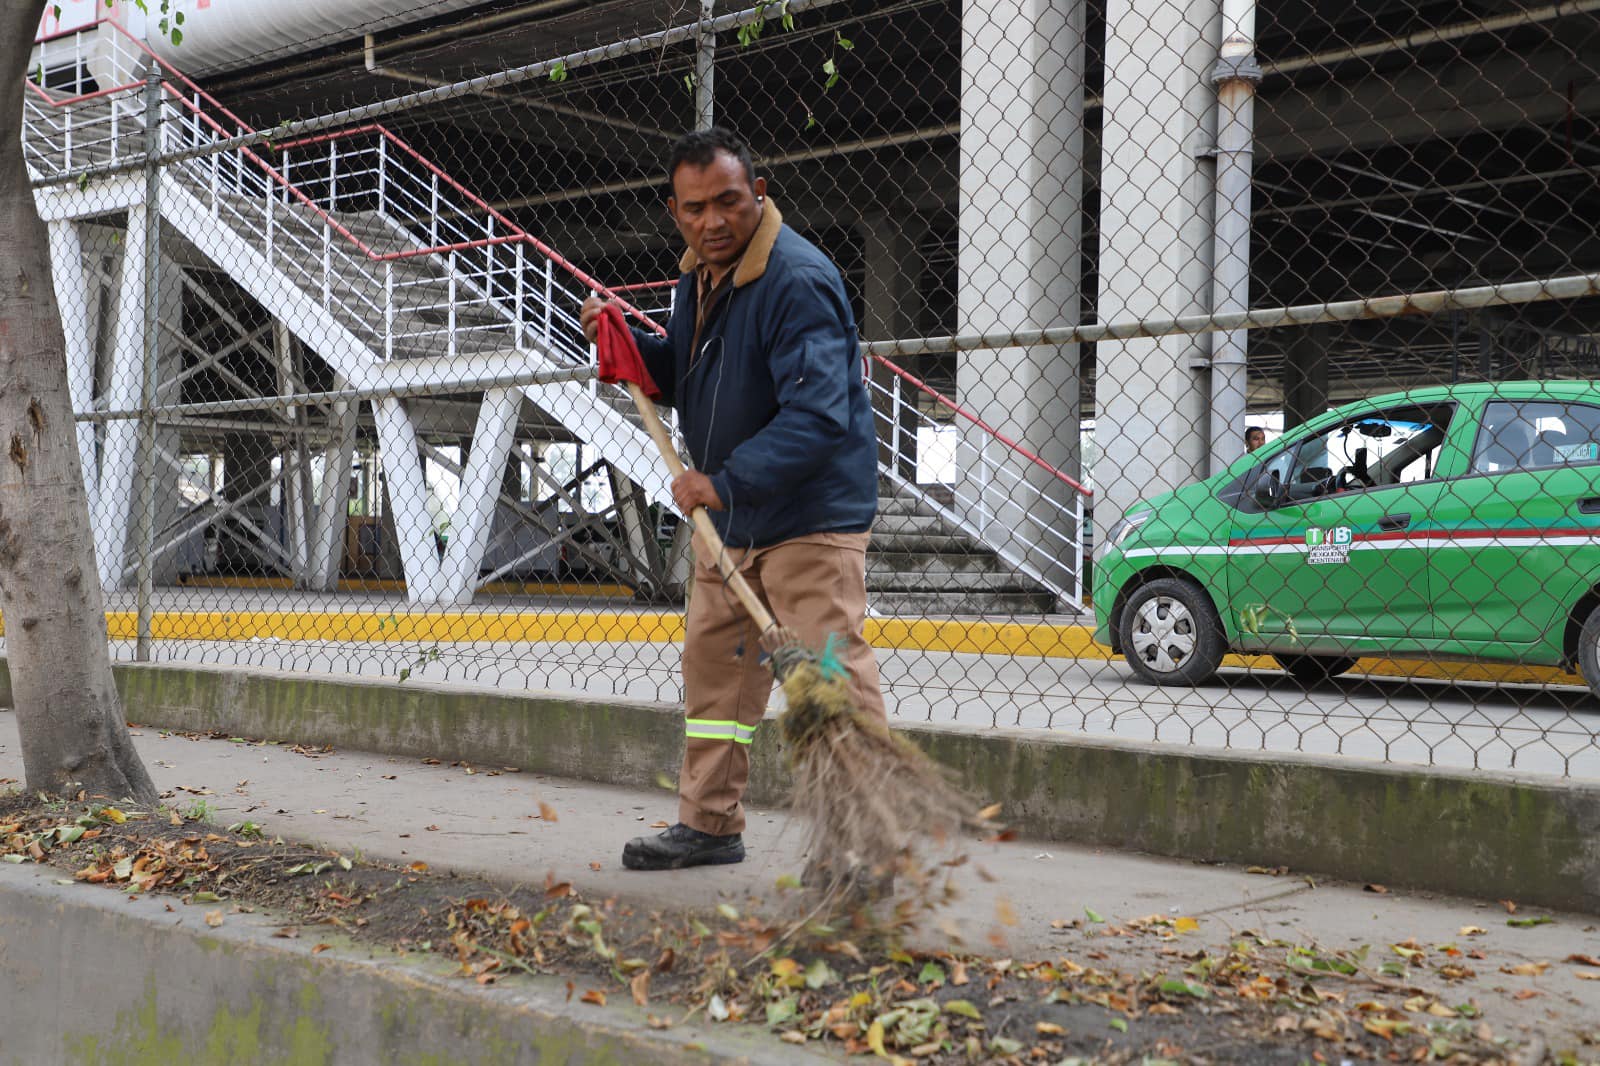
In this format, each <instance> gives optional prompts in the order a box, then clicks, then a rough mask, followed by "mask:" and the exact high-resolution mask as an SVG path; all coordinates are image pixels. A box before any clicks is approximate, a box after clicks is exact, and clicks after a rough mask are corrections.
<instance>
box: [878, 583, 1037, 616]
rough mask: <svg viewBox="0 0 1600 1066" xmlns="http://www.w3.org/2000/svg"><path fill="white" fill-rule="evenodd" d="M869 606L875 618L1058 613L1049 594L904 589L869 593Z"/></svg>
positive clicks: (1035, 592)
mask: <svg viewBox="0 0 1600 1066" xmlns="http://www.w3.org/2000/svg"><path fill="white" fill-rule="evenodd" d="M867 606H868V609H869V610H870V611H871V612H872V615H873V616H874V617H878V618H882V617H894V616H897V615H904V616H908V617H911V618H927V617H940V616H945V617H949V616H955V615H974V616H979V617H984V618H991V619H992V618H994V617H995V616H997V615H998V616H1001V617H1005V618H1013V619H1015V618H1040V617H1042V616H1044V615H1046V614H1050V613H1053V612H1054V611H1056V609H1057V608H1056V602H1055V596H1054V595H1053V594H1052V593H1049V592H1043V591H1028V592H980V591H959V592H948V591H938V592H923V591H913V590H901V589H886V590H882V591H879V590H874V589H870V588H869V589H868V590H867Z"/></svg>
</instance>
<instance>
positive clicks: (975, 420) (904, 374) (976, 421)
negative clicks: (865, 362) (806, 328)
mask: <svg viewBox="0 0 1600 1066" xmlns="http://www.w3.org/2000/svg"><path fill="white" fill-rule="evenodd" d="M872 358H873V359H875V360H877V361H878V362H879V363H880V364H882V365H883V367H884V368H885V369H886V370H888V371H889V372H890V373H892V374H894V375H895V376H896V377H899V378H902V379H904V380H906V381H909V382H910V383H911V384H912V385H914V386H916V387H917V388H919V389H921V390H922V391H923V392H925V393H927V394H928V395H929V396H932V397H933V398H934V399H935V400H937V401H938V402H940V403H942V404H944V405H945V406H946V407H948V408H950V410H952V411H954V412H955V413H956V414H958V415H960V416H961V417H962V418H965V419H966V420H967V421H969V422H971V423H972V424H973V425H975V426H977V427H978V428H979V429H982V430H983V431H984V432H985V433H987V434H989V435H990V436H991V437H993V438H994V439H995V440H997V441H999V442H1000V443H1001V444H1004V445H1005V446H1006V447H1008V448H1010V449H1011V450H1012V451H1014V452H1016V453H1017V454H1018V455H1022V456H1025V457H1026V458H1028V459H1029V460H1031V461H1032V462H1034V463H1036V464H1037V465H1039V466H1042V467H1043V468H1044V469H1046V470H1048V471H1050V473H1052V474H1054V475H1055V476H1056V477H1057V478H1058V479H1059V480H1061V481H1063V482H1065V483H1066V484H1068V485H1071V486H1072V487H1073V488H1074V489H1076V490H1077V491H1078V492H1079V493H1081V494H1082V495H1084V496H1093V495H1094V490H1093V489H1086V488H1084V487H1083V486H1082V485H1080V484H1078V482H1076V481H1074V480H1073V479H1072V478H1070V477H1068V476H1067V475H1066V474H1063V473H1062V472H1061V471H1060V470H1057V469H1056V468H1055V467H1054V466H1052V465H1051V464H1050V463H1048V462H1046V461H1045V460H1043V459H1041V458H1039V456H1037V455H1035V454H1034V453H1033V452H1030V451H1029V450H1028V449H1026V448H1024V447H1023V446H1022V445H1020V444H1018V443H1017V442H1016V441H1014V440H1012V439H1011V438H1010V437H1008V436H1006V435H1005V434H1004V433H1001V432H1000V431H999V430H998V429H995V428H994V427H993V426H991V425H990V424H989V423H987V422H985V421H984V420H983V419H981V418H979V417H978V416H977V415H975V414H973V413H972V412H971V411H968V410H967V409H966V408H965V407H962V406H961V405H960V404H958V403H956V402H955V401H954V400H952V399H950V398H949V397H948V396H946V395H944V394H943V393H942V392H940V391H939V390H937V389H935V388H934V387H933V386H931V385H929V384H928V383H927V382H925V381H923V380H922V379H921V378H919V377H917V376H916V375H915V374H912V373H911V372H909V371H907V370H905V369H903V368H901V367H899V366H896V365H895V364H894V363H891V362H890V361H889V360H887V359H885V358H884V357H883V356H881V355H874V356H873V357H872Z"/></svg>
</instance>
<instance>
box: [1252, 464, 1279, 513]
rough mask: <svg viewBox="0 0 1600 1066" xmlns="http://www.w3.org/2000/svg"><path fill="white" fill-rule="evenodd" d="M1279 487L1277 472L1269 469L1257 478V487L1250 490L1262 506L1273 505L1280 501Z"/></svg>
mask: <svg viewBox="0 0 1600 1066" xmlns="http://www.w3.org/2000/svg"><path fill="white" fill-rule="evenodd" d="M1279 489H1280V486H1279V483H1278V475H1277V473H1276V472H1275V471H1271V470H1267V471H1263V472H1262V474H1261V476H1260V477H1259V478H1257V479H1256V483H1255V487H1254V488H1252V489H1251V490H1250V494H1251V495H1252V496H1254V497H1255V501H1256V502H1257V503H1259V504H1260V505H1261V506H1263V507H1272V506H1274V505H1275V504H1276V503H1277V502H1278V494H1279Z"/></svg>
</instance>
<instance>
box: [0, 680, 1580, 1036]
mask: <svg viewBox="0 0 1600 1066" xmlns="http://www.w3.org/2000/svg"><path fill="white" fill-rule="evenodd" d="M135 736H136V743H137V744H138V746H139V750H140V752H141V753H142V754H143V756H144V758H145V760H146V763H147V765H148V766H149V768H150V770H151V773H152V774H153V775H154V777H155V779H156V782H157V784H158V785H159V786H160V787H161V788H162V789H163V790H164V791H166V792H169V793H170V797H169V800H168V802H169V803H171V804H172V805H175V806H179V807H188V806H189V805H191V804H192V803H194V802H196V801H198V800H204V802H205V803H206V804H207V806H208V807H209V808H210V809H211V810H212V811H214V812H215V814H214V818H215V821H216V822H217V823H218V824H221V825H226V824H228V823H230V822H234V821H238V820H241V819H249V820H251V821H255V822H258V823H260V824H261V825H262V826H263V827H264V828H265V830H266V831H267V832H268V833H269V834H277V835H281V836H283V837H285V838H289V839H300V840H307V841H314V842H318V843H321V844H325V845H327V846H329V847H331V848H336V849H339V850H341V851H343V852H346V853H355V852H357V851H359V852H360V853H361V854H363V855H366V856H370V857H374V858H383V859H388V860H396V861H399V860H403V861H405V862H408V863H409V862H414V861H418V860H421V861H423V862H426V863H428V864H429V866H430V867H433V868H434V869H435V870H456V871H462V872H473V873H481V874H485V875H488V876H491V877H494V878H497V879H501V880H504V881H507V882H513V883H515V882H542V881H543V880H544V878H545V876H546V874H547V873H554V874H555V875H556V876H557V877H558V878H559V879H561V880H568V881H571V882H573V883H574V884H575V885H576V886H577V887H578V888H579V890H580V891H582V892H583V893H585V894H587V895H590V896H594V897H605V896H616V897H618V898H621V899H624V900H627V901H629V902H632V903H634V904H636V905H644V906H649V907H686V908H705V907H710V906H712V905H714V904H715V903H717V902H721V901H724V900H728V901H733V902H736V903H743V904H744V905H746V906H748V905H749V904H748V902H747V901H748V900H749V899H750V897H752V896H755V897H762V896H771V895H772V894H773V891H774V883H775V881H776V879H777V878H778V877H779V876H780V875H782V874H785V873H798V871H799V869H800V866H801V861H800V859H799V857H798V856H797V854H796V849H797V847H798V833H796V832H794V831H793V830H792V828H791V827H790V825H789V824H788V821H787V819H786V818H785V816H784V815H783V814H781V813H779V812H774V811H757V812H754V813H753V815H752V817H751V821H750V827H749V830H748V832H747V833H746V840H747V843H748V845H749V847H750V858H749V859H748V860H747V861H746V862H745V863H744V864H742V865H739V866H733V867H720V868H712V869H701V870H690V871H680V872H674V873H665V874H638V873H631V872H628V871H624V870H622V869H621V867H620V863H619V861H618V860H619V855H620V852H621V848H622V844H623V843H624V841H625V840H626V839H627V838H629V837H631V836H635V835H638V834H642V833H648V832H655V831H658V830H657V829H655V828H653V827H652V826H653V824H654V823H658V822H666V821H670V820H672V819H673V817H674V813H675V810H676V797H675V796H674V794H672V793H670V792H668V791H666V790H661V791H656V792H649V793H644V792H634V791H628V790H625V789H619V788H613V787H607V786H602V785H593V784H587V783H582V782H577V781H570V780H562V779H556V778H551V777H545V776H541V775H534V774H525V773H520V772H515V771H511V770H508V769H506V768H503V767H494V766H474V767H470V768H468V767H464V766H447V765H427V764H425V763H422V762H420V761H419V760H417V759H411V758H395V757H388V756H382V755H372V754H364V753H360V752H348V751H335V752H332V753H326V754H321V753H306V754H303V753H299V752H297V751H295V750H292V749H291V748H290V747H289V746H288V745H287V743H285V744H280V745H271V744H257V743H244V742H238V741H228V740H209V739H198V738H193V737H188V736H181V735H168V736H163V735H161V734H160V733H159V732H157V731H155V730H152V729H148V728H144V729H139V730H136V731H135ZM21 777H22V765H21V755H20V751H19V749H18V744H17V733H16V721H15V716H14V715H12V714H10V713H9V712H0V787H10V786H12V785H14V784H20V781H19V780H16V779H20V778H21ZM8 778H9V779H14V780H12V781H6V780H5V779H8ZM541 803H546V804H549V805H550V806H551V807H553V808H554V809H555V811H556V813H557V816H558V820H556V821H553V822H552V821H548V820H545V819H542V818H541V817H540V814H539V811H540V804H541ZM1218 816H1219V817H1225V816H1226V812H1218ZM971 854H972V858H973V860H974V861H973V862H972V863H970V864H969V865H968V866H967V867H965V868H964V869H963V870H962V871H961V876H962V882H963V883H962V888H963V898H962V899H961V901H960V902H959V903H958V904H956V905H955V906H954V907H953V908H952V909H951V910H950V912H949V915H948V916H949V918H950V919H952V920H953V921H954V923H955V924H956V925H957V926H958V927H959V929H960V931H961V934H962V936H963V938H964V940H965V942H966V945H967V947H968V948H970V949H971V950H973V951H975V952H983V953H990V954H1004V955H1012V956H1015V957H1017V958H1019V959H1028V958H1057V957H1060V956H1062V955H1067V956H1072V957H1075V958H1093V959H1100V960H1102V961H1099V962H1098V963H1096V964H1097V965H1099V966H1102V967H1106V968H1115V969H1118V970H1124V971H1135V972H1136V971H1140V970H1152V971H1154V970H1163V969H1167V968H1170V967H1172V965H1173V960H1172V958H1171V957H1170V947H1171V945H1165V944H1163V943H1162V942H1161V941H1158V940H1155V939H1154V938H1151V937H1139V936H1126V935H1118V934H1117V933H1116V932H1115V930H1116V927H1118V926H1119V925H1120V924H1121V923H1123V922H1126V921H1128V920H1130V919H1135V918H1140V917H1144V916H1148V915H1152V914H1163V915H1168V916H1188V917H1193V918H1196V919H1197V920H1198V922H1199V929H1198V931H1197V932H1196V933H1193V934H1189V935H1186V936H1184V937H1183V938H1182V939H1181V942H1180V943H1179V944H1178V946H1179V947H1181V948H1182V949H1184V950H1185V951H1186V952H1187V951H1193V950H1196V949H1198V948H1202V947H1204V948H1208V949H1219V948H1225V947H1226V946H1227V944H1228V943H1229V942H1230V941H1231V940H1232V939H1233V938H1235V937H1236V936H1237V935H1239V934H1241V933H1243V932H1244V931H1246V930H1250V931H1254V932H1257V933H1260V934H1263V935H1264V936H1268V937H1272V938H1276V939H1282V940H1288V941H1294V942H1312V941H1314V942H1316V943H1318V944H1320V945H1321V946H1322V947H1324V948H1327V949H1353V948H1356V947H1359V946H1360V945H1362V944H1370V945H1371V946H1372V955H1371V957H1370V965H1371V966H1372V967H1373V968H1374V969H1375V968H1376V967H1377V965H1378V964H1379V962H1380V961H1388V960H1392V959H1396V958H1398V957H1399V956H1398V955H1397V954H1396V953H1395V952H1393V951H1392V950H1391V948H1390V945H1391V944H1397V943H1401V942H1403V941H1407V940H1414V942H1415V943H1416V944H1417V945H1420V946H1422V947H1424V948H1426V949H1427V951H1428V952H1429V955H1430V957H1435V953H1436V952H1437V951H1438V949H1439V948H1440V947H1442V946H1443V945H1449V944H1455V945H1457V946H1458V947H1459V948H1460V949H1461V950H1462V951H1464V952H1467V951H1470V952H1477V953H1480V954H1481V958H1479V957H1477V956H1471V960H1472V961H1470V962H1467V963H1466V964H1467V965H1468V966H1470V968H1471V969H1472V970H1473V971H1475V974H1476V976H1474V977H1471V978H1467V979H1465V980H1457V981H1453V982H1450V981H1446V980H1445V979H1444V978H1442V977H1440V976H1438V975H1437V974H1436V973H1435V972H1434V971H1433V969H1431V968H1416V969H1413V970H1411V971H1409V972H1408V973H1407V974H1406V976H1405V977H1404V978H1403V980H1404V981H1405V982H1407V983H1408V984H1415V985H1416V986H1418V987H1421V988H1426V989H1428V990H1430V991H1434V992H1436V993H1437V994H1438V995H1439V997H1440V998H1441V999H1442V1000H1443V1001H1444V1002H1447V1003H1450V1004H1456V1003H1466V1002H1469V1001H1471V1002H1475V1003H1477V1004H1479V1005H1480V1006H1481V1007H1482V1008H1483V1011H1484V1014H1485V1017H1486V1020H1488V1021H1489V1022H1490V1024H1492V1025H1493V1026H1494V1028H1495V1031H1496V1033H1499V1034H1501V1035H1508V1036H1509V1035H1513V1034H1519V1033H1520V1035H1522V1036H1523V1037H1524V1038H1527V1037H1531V1036H1535V1035H1538V1036H1540V1037H1542V1038H1543V1039H1544V1040H1547V1041H1548V1042H1549V1044H1550V1046H1552V1047H1573V1046H1577V1045H1578V1044H1579V1043H1580V1042H1581V1041H1582V1039H1583V1037H1582V1036H1581V1035H1580V1034H1583V1033H1585V1032H1588V1033H1589V1034H1591V1036H1590V1039H1594V1040H1600V1032H1597V1030H1600V1022H1597V1021H1596V1020H1597V1019H1600V980H1592V979H1580V977H1579V973H1580V972H1593V970H1594V968H1593V967H1589V968H1588V969H1587V970H1586V969H1585V968H1584V967H1583V966H1580V965H1576V964H1570V963H1567V962H1565V961H1564V960H1565V959H1566V958H1567V956H1568V955H1570V954H1572V953H1574V952H1584V953H1588V954H1591V955H1597V954H1600V919H1597V918H1595V917H1593V916H1582V915H1575V914H1559V913H1558V914H1553V915H1551V917H1553V918H1554V922H1553V923H1551V924H1545V925H1539V926H1536V927H1532V928H1514V927H1510V926H1508V925H1507V913H1506V911H1505V910H1504V909H1503V907H1502V905H1501V904H1499V903H1494V902H1474V901H1465V900H1459V899H1449V898H1436V897H1427V896H1420V895H1415V894H1404V893H1401V892H1398V891H1395V892H1389V893H1374V892H1372V891H1367V890H1364V889H1363V887H1362V886H1360V885H1341V884H1316V885H1312V884H1309V883H1308V882H1307V881H1306V880H1305V879H1303V878H1300V877H1297V876H1295V875H1294V874H1293V873H1292V872H1291V873H1288V874H1283V875H1278V876H1271V875H1263V874H1251V873H1247V872H1246V871H1243V870H1240V869H1236V868H1227V867H1218V866H1205V865H1198V864H1194V863H1187V862H1178V861H1172V860H1167V859H1158V858H1150V857H1145V856H1140V855H1133V854H1127V853H1120V852H1115V851H1105V850H1096V849H1088V848H1080V847H1074V846H1070V845H1062V844H1036V843H1028V842H1025V841H1020V842H1011V843H983V844H977V845H974V846H973V847H972V848H971ZM979 869H981V870H983V871H986V872H987V874H988V875H989V876H990V877H992V878H993V880H992V881H986V880H984V879H983V878H982V877H980V876H979V874H978V870H979ZM85 890H86V891H87V889H85ZM1002 901H1003V903H1004V904H1006V905H1008V906H1003V905H1002ZM1008 909H1009V910H1014V912H1015V924H1014V925H1008V924H1003V923H1002V921H1001V918H1002V917H1008V918H1009V917H1010V916H1009V915H1004V914H1003V912H1005V911H1007V910H1008ZM1088 910H1092V911H1094V912H1095V914H1097V915H1098V916H1101V917H1103V918H1104V919H1105V921H1104V922H1094V921H1091V920H1089V918H1088V915H1087V911H1088ZM1541 914H1543V912H1542V911H1529V910H1519V911H1518V917H1527V916H1530V915H1541ZM1074 920H1076V922H1077V925H1076V926H1075V927H1074V926H1067V927H1064V928H1058V927H1057V926H1058V925H1059V924H1064V923H1071V922H1074ZM1053 923H1055V924H1053ZM1467 926H1476V927H1481V928H1482V929H1483V930H1484V932H1483V933H1481V934H1472V935H1470V936H1469V935H1467V934H1464V933H1463V932H1462V930H1463V928H1464V927H1467ZM924 937H925V939H926V941H927V943H926V946H928V947H935V948H948V947H951V946H952V945H950V944H949V943H948V942H947V940H946V939H945V937H944V936H943V935H942V934H938V933H934V932H932V931H931V930H930V931H928V932H927V933H925V934H924ZM1162 947H1168V948H1169V955H1168V956H1166V957H1163V956H1162V955H1160V954H1159V952H1160V949H1161V948H1162ZM1530 962H1531V963H1541V962H1542V963H1549V964H1550V965H1549V967H1548V969H1546V970H1545V971H1544V972H1543V973H1542V974H1539V975H1536V976H1519V975H1515V974H1510V973H1506V972H1503V970H1502V968H1510V967H1513V966H1516V965H1518V964H1521V963H1530ZM1530 993H1532V995H1530ZM1519 995H1520V997H1521V998H1518V997H1519Z"/></svg>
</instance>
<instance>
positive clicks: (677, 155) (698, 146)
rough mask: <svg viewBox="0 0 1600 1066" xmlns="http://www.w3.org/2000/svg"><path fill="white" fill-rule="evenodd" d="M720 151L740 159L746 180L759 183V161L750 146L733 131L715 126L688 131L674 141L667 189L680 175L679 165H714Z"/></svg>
mask: <svg viewBox="0 0 1600 1066" xmlns="http://www.w3.org/2000/svg"><path fill="white" fill-rule="evenodd" d="M718 152H726V153H728V154H729V155H731V156H733V158H735V159H737V160H738V161H739V165H740V166H742V167H743V168H744V177H745V180H746V181H748V182H749V183H750V185H751V187H754V186H755V183H756V164H755V160H753V159H752V158H751V157H750V147H749V146H748V145H746V144H745V143H744V142H743V141H741V140H740V139H739V138H738V136H737V135H735V134H734V133H733V131H732V130H725V129H723V128H722V127H721V126H712V127H711V128H710V129H708V130H695V131H693V132H692V133H685V134H684V135H683V136H682V137H679V138H678V139H677V141H675V142H674V143H673V145H672V154H671V155H670V156H668V157H667V191H668V192H669V193H670V192H672V179H673V178H674V177H676V176H677V173H678V168H679V167H681V166H684V165H685V164H687V165H688V166H692V167H707V166H710V165H711V164H712V162H713V161H714V160H715V159H716V158H717V153H718Z"/></svg>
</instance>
